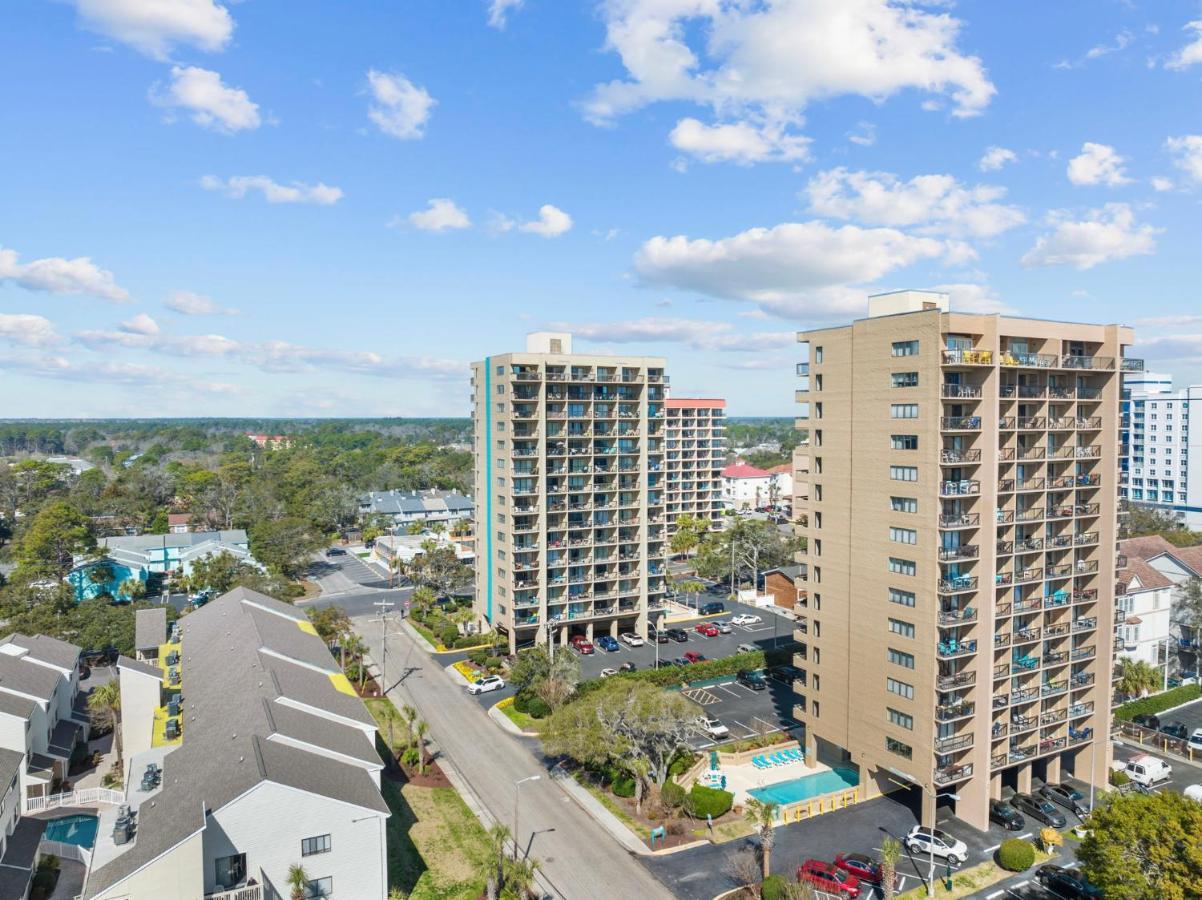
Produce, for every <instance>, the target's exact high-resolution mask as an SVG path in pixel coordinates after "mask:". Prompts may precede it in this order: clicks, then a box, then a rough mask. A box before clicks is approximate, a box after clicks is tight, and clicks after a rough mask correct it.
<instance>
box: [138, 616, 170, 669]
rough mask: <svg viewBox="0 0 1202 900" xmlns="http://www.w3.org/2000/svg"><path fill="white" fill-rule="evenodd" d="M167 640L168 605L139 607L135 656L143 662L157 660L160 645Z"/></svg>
mask: <svg viewBox="0 0 1202 900" xmlns="http://www.w3.org/2000/svg"><path fill="white" fill-rule="evenodd" d="M166 640H167V607H165V606H156V607H154V608H153V609H139V610H137V611H136V612H135V613H134V656H135V657H136V658H137V659H138V660H139V661H141V662H155V661H156V660H157V659H158V658H159V647H160V646H162V644H164V643H165V642H166Z"/></svg>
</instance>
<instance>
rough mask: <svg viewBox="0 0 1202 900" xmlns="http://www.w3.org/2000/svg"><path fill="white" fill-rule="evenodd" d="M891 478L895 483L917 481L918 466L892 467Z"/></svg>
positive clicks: (890, 469)
mask: <svg viewBox="0 0 1202 900" xmlns="http://www.w3.org/2000/svg"><path fill="white" fill-rule="evenodd" d="M889 477H890V478H892V479H893V480H894V481H917V480H918V466H890V467H889Z"/></svg>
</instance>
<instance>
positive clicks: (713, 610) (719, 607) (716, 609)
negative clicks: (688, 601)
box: [697, 601, 726, 616]
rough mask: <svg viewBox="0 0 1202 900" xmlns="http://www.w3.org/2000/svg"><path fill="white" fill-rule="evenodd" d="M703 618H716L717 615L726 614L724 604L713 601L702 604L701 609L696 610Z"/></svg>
mask: <svg viewBox="0 0 1202 900" xmlns="http://www.w3.org/2000/svg"><path fill="white" fill-rule="evenodd" d="M697 611H698V612H699V613H701V615H703V616H716V615H718V613H724V612H726V604H725V603H719V602H717V601H714V602H713V603H703V604H702V605H701V609H699V610H697Z"/></svg>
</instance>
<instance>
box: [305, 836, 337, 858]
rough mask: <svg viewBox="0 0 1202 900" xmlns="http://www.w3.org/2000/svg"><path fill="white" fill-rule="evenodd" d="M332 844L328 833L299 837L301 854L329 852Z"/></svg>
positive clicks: (309, 854)
mask: <svg viewBox="0 0 1202 900" xmlns="http://www.w3.org/2000/svg"><path fill="white" fill-rule="evenodd" d="M332 847H333V845H332V843H331V841H330V836H329V835H328V834H319V835H318V836H317V837H311V838H301V856H313V855H314V854H317V853H329V852H330V850H331V849H332Z"/></svg>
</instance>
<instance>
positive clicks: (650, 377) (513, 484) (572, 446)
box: [472, 332, 668, 649]
mask: <svg viewBox="0 0 1202 900" xmlns="http://www.w3.org/2000/svg"><path fill="white" fill-rule="evenodd" d="M667 380H668V379H667V377H666V376H665V375H664V360H663V359H659V358H653V357H625V356H622V357H619V356H592V355H587V354H576V353H573V352H572V339H571V335H568V334H559V333H549V332H539V333H535V334H531V335H529V336H528V337H527V342H526V352H524V353H505V354H502V355H499V356H490V357H488V358H486V359H484V360H483V361H481V362H477V363H473V365H472V392H473V411H472V419H473V426H474V437H473V440H474V442H475V457H476V460H475V464H476V471H475V476H476V477H475V483H476V498H475V499H476V512H475V523H476V554H477V562H476V613H477V618H478V619H479V620H480V622H481V624H482V625H484V627H486V628H495V629H498V630H500V631H501V632H503V633H504V634H506V635H507V636H508V639H509V646H510V648H511V649H513V648H516V647H519V646H523V645H528V644H531V643H533V642H538V643H545V642H547V641H549V640H555V641H558V642H560V643H565V642H566V641H567V640H568V639H569V638H570V637H573V636H575V635H578V634H579V635H584V636H586V637H588V638H590V639H591V638H593V637H594V636H600V635H601V634H611V635H614V636H617V635H618V633H619V632H622V631H635V632H637V633H639V634H645V633H646V626H647V623H648V622H649V621H655V617H656V615H657V613H660V612H661V611H662V610H663V608H664V602H665V580H664V579H665V576H664V553H665V546H666V545H665V537H666V535H665V526H666V516H665V512H664V502H665V495H664V487H663V475H664V431H665V425H664V423H665V413H664V397H665V386H666V383H667Z"/></svg>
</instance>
